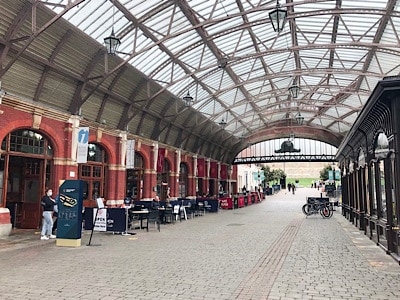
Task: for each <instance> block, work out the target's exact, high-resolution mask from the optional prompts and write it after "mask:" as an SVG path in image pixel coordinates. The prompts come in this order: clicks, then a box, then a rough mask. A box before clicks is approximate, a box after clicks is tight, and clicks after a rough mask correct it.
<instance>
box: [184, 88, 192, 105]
mask: <svg viewBox="0 0 400 300" xmlns="http://www.w3.org/2000/svg"><path fill="white" fill-rule="evenodd" d="M182 99H183V101H184V102H185V106H190V105H191V104H192V102H193V97H192V96H190V94H189V91H188V92H187V94H186V95H185V96H183V98H182Z"/></svg>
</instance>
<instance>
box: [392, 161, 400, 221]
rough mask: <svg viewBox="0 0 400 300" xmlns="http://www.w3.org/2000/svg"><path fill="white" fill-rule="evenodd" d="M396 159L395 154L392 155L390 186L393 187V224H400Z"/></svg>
mask: <svg viewBox="0 0 400 300" xmlns="http://www.w3.org/2000/svg"><path fill="white" fill-rule="evenodd" d="M394 170H395V159H394V155H392V156H391V157H390V172H391V176H390V178H391V181H390V187H391V192H392V209H393V210H392V224H393V225H398V224H399V222H398V220H399V212H398V211H397V204H396V196H395V189H396V185H395V178H396V177H395V172H394Z"/></svg>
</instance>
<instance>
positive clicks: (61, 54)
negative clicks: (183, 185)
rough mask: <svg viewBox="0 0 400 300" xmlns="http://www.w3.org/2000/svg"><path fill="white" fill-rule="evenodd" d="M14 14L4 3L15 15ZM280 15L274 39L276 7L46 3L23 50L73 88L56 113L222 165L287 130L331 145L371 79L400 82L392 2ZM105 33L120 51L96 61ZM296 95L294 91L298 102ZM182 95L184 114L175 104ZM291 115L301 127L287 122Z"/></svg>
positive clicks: (307, 2)
mask: <svg viewBox="0 0 400 300" xmlns="http://www.w3.org/2000/svg"><path fill="white" fill-rule="evenodd" d="M23 3H25V1H21V0H20V1H15V3H14V2H13V7H17V8H18V9H19V12H20V15H21V16H22V15H23V9H24V5H23ZM280 4H281V9H283V10H286V11H287V20H286V22H285V24H284V26H283V29H282V30H281V31H279V32H275V31H274V30H273V27H272V24H271V21H270V19H269V13H270V12H271V11H272V10H274V9H275V8H276V1H275V0H269V1H258V0H257V1H255V0H254V1H253V0H249V1H233V0H225V1H220V0H216V1H204V0H191V1H156V0H147V1H136V0H125V1H121V0H108V1H107V0H100V1H97V0H96V1H95V0H86V1H83V0H75V1H73V0H43V1H40V2H39V3H36V6H33V7H35V8H34V9H33V10H34V11H35V14H33V13H32V14H31V15H32V16H35V15H37V16H40V18H39V17H38V20H36V26H37V27H38V28H37V29H38V30H37V31H36V33H35V34H37V37H38V38H39V39H40V38H41V39H42V40H41V41H40V43H38V45H37V46H38V47H37V49H34V47H28V48H27V50H26V51H28V52H29V53H30V54H31V53H34V55H38V56H42V57H43V59H44V60H49V59H51V64H50V67H51V68H53V67H54V68H55V69H56V71H57V72H61V73H65V74H68V77H72V79H71V78H69V79H71V86H73V85H74V84H75V86H76V87H75V89H74V88H71V86H68V88H65V90H64V92H65V93H66V94H68V95H70V96H71V95H72V96H73V97H75V99H72V100H71V101H70V102H68V101H67V102H65V99H64V100H63V101H64V102H63V103H61V100H56V102H53V103H52V104H53V105H56V106H59V107H62V108H63V109H66V110H69V111H71V112H74V111H77V110H78V109H79V108H81V109H82V110H83V113H84V114H85V116H86V117H87V118H88V119H91V120H96V121H98V122H101V121H102V120H103V119H105V120H106V121H107V124H108V125H109V126H114V127H117V128H120V129H124V128H135V130H136V131H135V133H136V134H138V135H142V136H145V137H149V138H152V139H160V140H161V141H163V142H165V143H169V144H171V145H176V146H182V147H183V148H186V149H188V150H190V151H192V152H197V153H201V154H203V155H208V156H210V157H222V160H227V161H229V160H230V159H232V158H233V157H235V156H236V154H237V153H238V152H239V151H240V150H242V149H244V148H245V147H246V144H247V143H249V142H250V143H256V142H258V141H260V140H263V139H273V138H279V137H284V136H287V131H288V130H287V128H288V127H291V129H290V130H292V131H294V132H295V134H296V136H298V137H304V138H316V139H318V140H321V141H325V142H328V141H329V142H331V143H333V144H334V145H335V146H338V145H339V143H340V141H341V140H342V138H343V136H344V135H345V134H346V132H347V131H348V130H349V128H350V127H351V125H352V124H353V122H354V121H355V119H356V117H357V115H358V113H359V112H360V110H361V109H362V107H363V106H364V104H365V102H366V101H367V99H368V97H369V95H370V93H371V90H372V89H373V88H374V86H375V85H376V83H377V82H378V80H380V79H382V78H383V77H384V76H394V75H398V74H399V71H400V65H399V64H398V61H399V54H400V51H399V44H400V42H399V40H400V39H399V34H398V32H397V28H400V13H399V1H397V0H389V1H387V0H375V1H373V2H370V1H361V0H342V1H330V0H317V1H315V0H301V1H300V0H286V1H280ZM2 5H3V9H5V11H7V12H8V13H10V12H11V11H12V9H13V8H12V5H9V6H7V5H6V4H2ZM4 6H7V7H4ZM28 10H29V9H28ZM25 11H26V8H25ZM48 11H52V12H53V13H54V17H53V19H51V18H50V17H45V15H46V14H47V12H48ZM36 13H37V14H36ZM57 14H58V15H57ZM27 15H28V16H30V14H27ZM46 16H47V15H46ZM61 19H63V20H66V21H67V22H69V23H70V24H72V25H73V26H76V27H77V28H79V29H80V30H82V31H83V32H84V33H85V34H86V35H87V36H86V37H88V38H92V39H94V40H95V41H97V45H98V48H96V47H89V46H86V44H85V42H87V41H86V40H84V37H83V36H79V38H76V37H74V35H75V34H76V33H75V32H74V31H70V32H69V31H68V30H58V31H56V30H55V31H54V32H52V30H53V28H52V26H53V23H56V24H55V25H54V26H59V25H60V22H61V21H60V20H61ZM11 20H12V18H10V21H9V24H10V26H18V24H15V25H13V24H12V21H11ZM7 22H8V21H7ZM7 22H5V24H8V23H7ZM52 22H53V23H52ZM26 30H27V29H26ZM26 30H25V31H26ZM41 30H42V31H41ZM47 31H48V33H46V32H47ZM8 32H15V31H12V30H8ZM42 32H43V33H44V34H42ZM111 32H114V33H115V36H116V37H117V38H118V39H119V41H120V42H121V44H120V46H119V48H118V50H117V52H116V54H117V55H115V56H113V57H104V51H105V46H104V39H105V38H107V37H109V36H110V34H111ZM40 34H42V35H40ZM57 34H59V35H60V36H56V35H57ZM20 35H21V34H20ZM86 37H85V39H86ZM18 38H21V36H15V37H13V39H10V41H17V40H18ZM18 41H19V42H20V43H22V41H23V40H22V39H20V40H18ZM32 44H34V43H32ZM12 46H13V45H12ZM44 49H46V51H43V50H44ZM16 50H18V47H16ZM67 50H68V51H67ZM75 50H76V51H79V54H80V55H81V56H80V57H79V63H78V60H75V57H74V55H73V54H72V53H75V52H74V51H75ZM67 53H69V55H68V54H67ZM28 57H29V56H28ZM42 63H43V61H42V62H41V64H42ZM3 65H6V64H5V63H3ZM129 67H133V68H135V69H137V70H139V71H140V72H141V74H142V78H140V76H139V77H138V76H133V75H132V74H129V72H128V71H127V70H130V69H129ZM47 72H48V71H47ZM73 74H75V75H73ZM135 74H136V73H135ZM52 75H53V74H52V73H51V72H48V73H47V74H46V76H52ZM39 77H40V76H39ZM74 77H76V78H74ZM0 79H2V78H1V77H0ZM147 79H150V81H151V82H152V84H154V85H151V86H150V85H149V83H148V80H147ZM82 82H84V86H83V89H82ZM67 83H69V82H68V80H67V81H64V82H62V84H67ZM33 84H37V89H36V90H35V89H34V91H35V92H36V95H37V94H41V92H42V93H44V92H45V91H46V89H45V87H43V83H40V80H37V82H36V83H35V81H34V83H33ZM293 85H295V86H297V87H299V88H300V89H299V93H298V95H297V97H296V98H295V97H293V96H292V95H291V94H290V92H289V89H290V88H291V87H292V86H293ZM6 86H7V84H6ZM7 88H9V89H11V90H12V84H11V86H10V85H8V86H7ZM42 89H43V90H42ZM35 92H31V94H32V95H33V96H35ZM188 93H189V94H190V96H191V97H193V102H192V103H191V106H190V107H187V106H185V103H184V101H183V100H182V99H183V97H184V96H185V95H187V94H188ZM77 94H78V95H79V97H77ZM24 96H29V95H28V93H27V94H26V95H25V94H24ZM33 96H32V97H33ZM42 96H43V95H42ZM72 96H71V98H73V97H72ZM39 98H40V97H39ZM67 98H68V97H67ZM40 99H44V100H42V101H46V98H45V97H42V98H40ZM57 101H60V103H58V102H57ZM197 113H200V115H198V114H197ZM298 114H301V116H302V117H303V118H304V122H303V124H302V125H301V126H295V124H294V123H293V120H295V118H296V116H297V115H298ZM158 118H159V119H158ZM144 119H145V121H143V120H144ZM220 124H224V125H223V126H222V125H220ZM175 127H176V128H175ZM205 142H206V143H205ZM202 145H206V146H202ZM211 149H216V150H211Z"/></svg>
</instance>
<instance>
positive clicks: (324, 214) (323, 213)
mask: <svg viewBox="0 0 400 300" xmlns="http://www.w3.org/2000/svg"><path fill="white" fill-rule="evenodd" d="M319 213H320V214H321V216H322V217H323V218H325V219H327V218H330V217H332V215H333V212H332V210H331V209H330V208H329V206H327V205H324V206H322V207H321V208H320V210H319Z"/></svg>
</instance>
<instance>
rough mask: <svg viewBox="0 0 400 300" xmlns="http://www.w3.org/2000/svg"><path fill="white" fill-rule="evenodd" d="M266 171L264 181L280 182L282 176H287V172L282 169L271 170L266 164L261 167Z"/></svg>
mask: <svg viewBox="0 0 400 300" xmlns="http://www.w3.org/2000/svg"><path fill="white" fill-rule="evenodd" d="M261 169H262V170H263V171H264V178H265V179H264V183H268V182H271V181H272V182H273V183H275V182H278V183H279V182H280V179H281V178H284V177H286V174H285V172H284V171H283V170H282V169H274V170H271V168H270V167H269V166H264V167H262V168H261Z"/></svg>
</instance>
